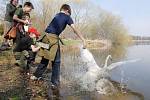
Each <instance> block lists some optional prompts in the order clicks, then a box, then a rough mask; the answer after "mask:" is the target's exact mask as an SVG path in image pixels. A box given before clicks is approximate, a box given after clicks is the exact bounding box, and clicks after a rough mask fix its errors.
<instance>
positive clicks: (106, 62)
mask: <svg viewBox="0 0 150 100" xmlns="http://www.w3.org/2000/svg"><path fill="white" fill-rule="evenodd" d="M109 58H110V56H108V57H107V58H106V60H105V65H104V68H106V67H107V66H108V60H109Z"/></svg>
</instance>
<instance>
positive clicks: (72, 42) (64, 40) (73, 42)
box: [62, 39, 80, 46]
mask: <svg viewBox="0 0 150 100" xmlns="http://www.w3.org/2000/svg"><path fill="white" fill-rule="evenodd" d="M62 41H63V43H64V44H65V45H68V46H70V45H77V44H79V43H80V41H79V40H71V39H70V40H67V39H63V40H62Z"/></svg>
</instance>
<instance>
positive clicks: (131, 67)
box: [60, 45, 150, 100]
mask: <svg viewBox="0 0 150 100" xmlns="http://www.w3.org/2000/svg"><path fill="white" fill-rule="evenodd" d="M149 49H150V46H149V45H144V46H142V45H138V46H137V45H135V46H130V47H128V48H123V47H118V46H115V47H113V48H112V49H110V50H98V49H97V50H92V49H91V50H90V51H91V52H92V54H93V56H94V58H95V60H96V63H97V64H98V65H99V66H102V65H104V62H105V59H106V57H107V56H108V55H109V54H110V55H112V57H113V61H110V62H108V63H109V64H111V63H114V62H119V61H124V60H133V59H140V60H139V61H137V62H134V63H126V64H124V65H121V66H120V67H117V68H116V69H114V70H112V71H111V73H110V76H111V78H110V79H109V81H110V82H111V83H112V84H113V86H114V88H115V89H116V90H118V91H117V93H114V94H113V95H109V96H108V95H102V94H99V93H98V92H97V91H92V92H91V91H86V90H84V89H82V87H81V86H80V85H79V84H78V83H79V82H80V81H79V80H80V78H79V77H80V76H82V75H84V74H83V73H86V72H87V69H86V68H87V67H85V64H84V63H81V57H80V52H79V51H80V50H77V49H76V50H74V49H71V50H70V49H68V51H67V52H63V55H62V61H63V63H62V71H61V74H62V84H63V86H62V89H60V91H61V94H63V98H65V99H66V98H67V97H69V98H71V99H66V100H150V96H149V93H150V85H149V82H150V79H149V75H150V73H149V72H150V71H149V70H148V69H149V63H150V62H149V59H148V58H150V57H149V55H148V54H145V52H147V53H148V50H149ZM104 81H105V80H104ZM110 98H111V99H110ZM65 99H64V100H65ZM62 100H63V99H62Z"/></svg>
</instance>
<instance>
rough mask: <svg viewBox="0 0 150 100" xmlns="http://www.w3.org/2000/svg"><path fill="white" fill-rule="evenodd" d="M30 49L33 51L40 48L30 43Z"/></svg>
mask: <svg viewBox="0 0 150 100" xmlns="http://www.w3.org/2000/svg"><path fill="white" fill-rule="evenodd" d="M31 49H32V51H33V52H37V51H38V50H39V49H40V47H35V45H31Z"/></svg>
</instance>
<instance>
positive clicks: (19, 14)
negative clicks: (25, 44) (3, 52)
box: [13, 2, 34, 65]
mask: <svg viewBox="0 0 150 100" xmlns="http://www.w3.org/2000/svg"><path fill="white" fill-rule="evenodd" d="M32 9H34V7H33V5H32V3H31V2H25V3H24V6H23V8H18V9H17V10H16V11H15V14H14V16H13V20H14V24H15V25H17V33H16V38H15V39H14V43H15V44H14V47H15V45H16V46H17V45H18V44H19V42H20V40H21V38H23V37H24V36H25V34H24V29H23V25H24V24H28V21H27V20H24V19H23V17H24V15H26V14H29V13H30V12H31V11H32ZM14 55H15V58H16V63H15V64H17V65H18V62H19V59H20V53H16V52H14Z"/></svg>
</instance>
